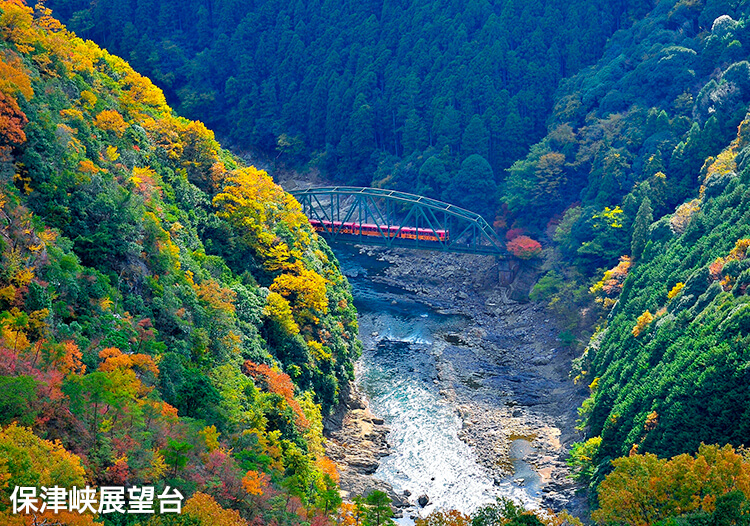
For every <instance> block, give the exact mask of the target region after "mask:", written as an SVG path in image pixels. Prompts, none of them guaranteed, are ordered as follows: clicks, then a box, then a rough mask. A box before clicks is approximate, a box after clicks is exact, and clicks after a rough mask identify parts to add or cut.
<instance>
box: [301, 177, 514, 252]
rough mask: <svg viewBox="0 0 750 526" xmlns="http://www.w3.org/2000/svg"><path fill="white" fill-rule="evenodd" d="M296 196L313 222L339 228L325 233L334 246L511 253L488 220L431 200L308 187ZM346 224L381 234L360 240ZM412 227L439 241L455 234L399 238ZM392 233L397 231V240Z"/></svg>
mask: <svg viewBox="0 0 750 526" xmlns="http://www.w3.org/2000/svg"><path fill="white" fill-rule="evenodd" d="M291 194H292V195H293V196H294V197H295V198H296V199H297V201H299V203H300V205H301V206H302V211H303V212H304V213H305V214H306V215H307V217H309V218H310V219H313V220H317V221H320V222H330V223H331V224H333V223H338V225H336V226H333V227H332V232H319V234H321V235H322V236H323V237H325V238H327V239H329V240H331V241H334V242H343V243H353V244H370V245H380V246H386V247H389V248H391V247H404V248H413V249H422V250H442V251H446V252H463V253H470V254H488V255H495V256H505V255H506V254H507V252H506V250H505V244H504V243H503V242H502V241H501V240H500V239H499V238H498V237H497V235H496V234H495V231H494V230H493V229H492V227H491V226H490V225H489V224H488V223H487V221H485V220H484V218H483V217H482V216H480V215H479V214H476V213H474V212H471V211H469V210H465V209H463V208H460V207H457V206H455V205H451V204H449V203H444V202H442V201H437V200H435V199H430V198H428V197H423V196H419V195H414V194H408V193H405V192H397V191H395V190H386V189H381V188H359V187H352V186H332V187H323V188H308V189H304V190H295V191H292V192H291ZM344 223H355V224H360V225H361V224H364V223H369V224H375V225H377V227H378V233H379V235H376V236H372V235H363V234H362V230H361V229H360V231H359V234H358V235H352V234H348V233H344V232H343V229H344V226H343V225H344ZM408 227H414V228H417V229H425V230H427V231H429V232H432V233H433V234H434V235H435V237H436V238H438V239H439V237H440V236H439V235H438V231H440V230H447V231H448V232H449V235H448V238H447V239H445V240H439V241H425V240H420V239H419V236H417V239H404V238H403V237H399V234H401V232H402V230H403V229H404V228H408ZM392 228H396V229H397V230H396V231H395V232H396V234H395V235H394V234H393V231H392V230H391V229H392Z"/></svg>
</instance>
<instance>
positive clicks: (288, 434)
mask: <svg viewBox="0 0 750 526" xmlns="http://www.w3.org/2000/svg"><path fill="white" fill-rule="evenodd" d="M0 37H1V39H0V390H2V393H3V395H2V397H1V398H0V424H1V425H2V426H3V430H2V431H0V495H2V498H1V499H0V522H2V523H3V524H10V523H13V524H15V522H13V521H16V522H18V523H19V524H25V522H24V519H23V518H22V517H20V516H15V517H11V516H10V510H9V500H8V497H9V495H10V492H11V491H12V490H13V488H14V487H15V486H23V485H30V486H39V485H47V486H51V485H53V484H60V485H62V486H65V487H71V486H78V487H83V485H84V484H91V485H92V486H103V485H114V486H122V485H128V486H133V485H141V484H149V485H153V486H156V488H157V491H162V490H163V489H164V488H165V486H171V487H173V488H174V487H178V488H180V491H182V492H183V494H184V495H185V497H189V498H190V500H189V501H188V506H187V507H186V512H187V510H190V513H191V514H193V515H195V517H197V518H196V519H194V520H193V522H189V521H188V522H185V523H184V524H188V523H189V524H197V523H200V521H199V519H200V520H201V521H205V522H203V523H205V524H230V523H231V524H246V523H245V522H244V521H245V519H252V520H258V521H269V522H270V521H272V520H275V521H278V522H279V523H281V522H282V521H283V523H284V524H288V523H290V522H289V521H291V523H296V522H300V521H302V520H303V519H304V520H310V519H311V518H312V517H314V516H316V515H321V516H322V515H324V514H325V513H326V512H327V511H330V510H331V509H333V508H334V507H337V505H338V503H339V502H340V498H339V497H338V489H337V487H336V480H337V475H336V471H335V468H334V467H333V464H332V462H331V461H330V460H328V459H327V458H326V457H325V456H324V452H323V447H322V423H321V418H322V415H324V414H326V413H327V412H329V411H330V410H331V408H332V406H333V405H334V404H336V403H337V402H338V396H339V392H340V387H341V386H342V385H343V383H345V382H348V381H349V380H350V379H352V360H353V359H354V358H355V357H356V356H357V354H358V345H359V343H358V342H357V340H356V338H357V322H356V313H355V311H354V308H353V306H352V300H351V296H350V293H349V289H348V284H347V282H346V281H345V279H344V277H343V276H342V274H341V273H340V271H339V269H338V267H337V263H336V261H335V259H334V257H333V255H332V253H331V251H330V249H329V248H328V247H327V246H326V244H325V243H324V242H322V241H321V240H320V239H319V238H318V237H317V235H316V234H315V233H314V232H313V231H312V230H311V228H310V226H309V225H308V223H307V219H306V218H305V216H304V215H302V213H301V212H300V209H299V205H298V204H297V203H296V201H294V200H293V199H292V198H291V197H290V196H289V195H288V194H285V193H284V192H283V191H282V190H281V189H280V188H279V187H278V186H276V185H274V184H273V182H272V181H271V179H270V178H269V177H268V176H267V175H266V174H265V173H264V172H260V171H258V170H256V169H255V168H252V167H247V166H243V165H242V164H241V163H239V162H238V161H237V160H236V158H234V157H233V156H232V155H231V154H229V153H228V152H227V151H226V150H223V149H222V148H220V147H219V145H218V143H217V142H216V141H215V140H214V136H213V133H212V132H210V131H209V130H208V129H206V127H205V126H204V125H203V124H201V123H200V122H196V121H189V120H186V119H183V118H180V117H177V116H175V115H174V113H173V112H172V111H171V109H170V108H169V107H168V106H167V105H166V102H165V99H164V96H163V94H162V92H161V91H160V90H159V89H157V88H156V87H154V86H153V85H152V83H151V82H150V81H149V80H148V79H146V78H145V77H143V76H141V75H140V74H138V73H136V72H135V71H134V70H133V69H131V67H130V66H129V65H128V64H127V63H126V62H125V61H123V60H122V59H120V58H117V57H115V56H113V55H110V54H109V53H107V52H106V51H104V50H102V49H100V48H99V47H97V46H96V45H95V44H93V43H92V42H90V41H89V42H84V41H83V40H81V39H79V38H77V37H75V36H74V35H72V34H71V33H69V32H67V31H66V30H65V29H64V28H63V27H62V26H61V25H60V24H59V23H58V22H57V21H56V20H54V19H53V18H51V17H50V14H49V11H48V10H47V9H45V8H44V7H42V6H37V8H36V11H35V12H34V11H33V10H32V9H30V8H28V7H26V6H25V5H23V3H21V2H18V1H15V0H4V1H2V2H0ZM32 432H33V434H32ZM56 440H59V441H60V443H59V444H53V441H56ZM63 448H64V449H63ZM191 503H192V504H191ZM217 503H218V504H217ZM282 504H283V505H282ZM220 505H221V506H224V507H232V508H234V509H235V510H236V511H231V512H230V511H224V510H222V508H221V506H220ZM238 511H239V512H241V513H242V516H243V517H244V519H241V518H240V516H239V515H238ZM47 513H48V516H50V517H51V516H52V512H51V511H50V512H47ZM90 519H91V518H90V517H89V518H88V519H86V517H83V516H77V519H75V520H78V521H81V522H82V523H87V522H88V523H90ZM39 520H41V519H39ZM71 520H72V519H71ZM112 520H114V519H112ZM185 520H187V519H185ZM81 522H75V523H76V524H79V523H81ZM180 524H182V523H180Z"/></svg>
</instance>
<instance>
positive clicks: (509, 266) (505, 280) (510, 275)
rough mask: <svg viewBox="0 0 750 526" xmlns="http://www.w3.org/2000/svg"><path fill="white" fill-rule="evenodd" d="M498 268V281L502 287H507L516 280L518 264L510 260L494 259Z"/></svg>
mask: <svg viewBox="0 0 750 526" xmlns="http://www.w3.org/2000/svg"><path fill="white" fill-rule="evenodd" d="M496 259H497V268H498V281H499V282H500V285H502V286H503V287H509V286H510V285H511V283H513V281H514V280H515V279H516V275H517V274H518V269H519V264H518V262H517V261H514V260H512V259H510V258H508V259H504V258H502V259H501V258H496Z"/></svg>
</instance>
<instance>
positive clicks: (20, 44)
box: [0, 0, 37, 53]
mask: <svg viewBox="0 0 750 526" xmlns="http://www.w3.org/2000/svg"><path fill="white" fill-rule="evenodd" d="M2 7H3V9H2V13H0V34H2V37H3V40H6V41H8V42H12V43H14V44H15V45H16V48H17V49H18V50H19V51H20V52H21V53H27V52H29V51H31V50H32V49H33V47H32V46H30V45H29V44H31V43H32V42H33V41H34V40H35V39H36V38H37V35H36V34H35V32H34V31H33V29H32V23H33V17H32V13H33V11H32V9H31V8H30V7H27V6H26V5H24V3H23V2H21V1H20V0H10V1H5V2H3V5H2Z"/></svg>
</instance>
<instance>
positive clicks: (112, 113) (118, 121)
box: [94, 110, 128, 137]
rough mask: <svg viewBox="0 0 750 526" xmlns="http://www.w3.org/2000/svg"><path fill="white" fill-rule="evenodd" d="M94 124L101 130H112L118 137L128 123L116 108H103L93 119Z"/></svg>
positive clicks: (126, 127)
mask: <svg viewBox="0 0 750 526" xmlns="http://www.w3.org/2000/svg"><path fill="white" fill-rule="evenodd" d="M94 126H96V127H97V128H99V129H100V130H103V131H111V132H114V133H115V135H117V136H118V137H122V134H123V133H125V130H127V129H128V123H127V122H125V119H123V118H122V115H120V113H119V112H118V111H116V110H104V111H102V112H101V113H99V115H97V116H96V118H95V119H94Z"/></svg>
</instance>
